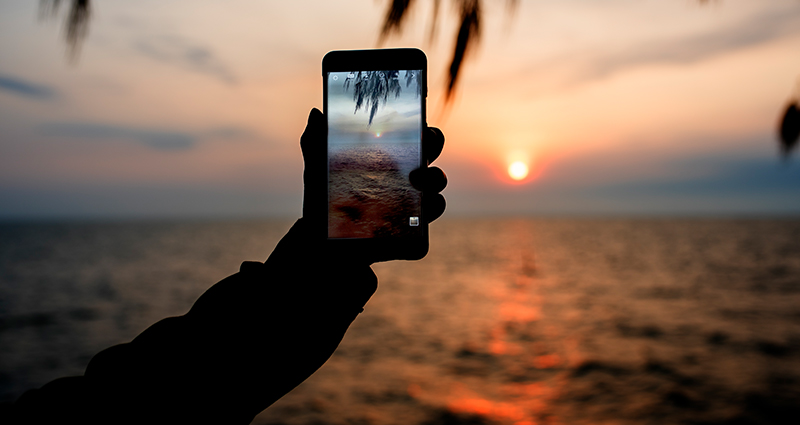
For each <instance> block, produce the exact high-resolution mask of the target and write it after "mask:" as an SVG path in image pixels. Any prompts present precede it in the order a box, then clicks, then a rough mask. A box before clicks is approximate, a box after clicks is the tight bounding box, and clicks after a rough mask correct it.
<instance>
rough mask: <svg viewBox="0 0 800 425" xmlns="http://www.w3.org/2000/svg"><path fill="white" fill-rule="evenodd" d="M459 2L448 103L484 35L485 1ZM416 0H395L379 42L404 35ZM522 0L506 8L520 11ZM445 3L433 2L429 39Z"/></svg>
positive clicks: (448, 81) (387, 11)
mask: <svg viewBox="0 0 800 425" xmlns="http://www.w3.org/2000/svg"><path fill="white" fill-rule="evenodd" d="M454 1H457V2H458V11H459V13H460V16H459V19H460V22H461V24H460V25H459V28H458V32H457V33H456V39H455V45H454V47H453V57H452V59H451V60H450V68H449V71H448V75H447V92H446V100H447V101H450V100H451V99H452V96H453V94H455V88H456V84H457V83H458V77H459V76H460V73H461V69H462V67H463V64H464V60H465V59H466V58H467V55H468V54H469V53H470V52H471V51H472V49H473V48H474V46H475V45H476V44H477V43H478V41H479V40H480V35H481V19H482V18H481V16H482V15H481V11H482V8H481V0H454ZM414 3H415V0H392V1H391V2H390V3H389V7H388V9H387V10H386V16H385V18H384V20H383V26H382V28H381V33H380V36H379V39H378V41H379V43H383V41H384V40H386V38H387V37H389V36H390V35H393V34H399V33H400V32H402V29H403V23H404V22H405V20H406V18H407V17H408V12H409V10H410V9H411V7H412V6H413V5H414ZM517 3H518V0H506V5H507V7H508V10H509V11H510V12H513V11H514V10H515V9H516V6H517ZM440 6H441V0H433V20H432V21H431V27H430V30H429V32H428V38H429V40H432V39H433V38H434V37H435V36H436V26H437V23H438V20H439V8H440Z"/></svg>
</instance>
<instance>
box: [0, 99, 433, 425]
mask: <svg viewBox="0 0 800 425" xmlns="http://www.w3.org/2000/svg"><path fill="white" fill-rule="evenodd" d="M324 122H325V121H324V117H323V116H322V114H321V113H320V112H319V111H318V110H312V113H311V115H310V116H309V124H308V127H307V128H306V131H305V133H304V134H303V137H302V138H301V146H302V149H303V155H304V158H305V161H306V164H307V166H306V171H305V173H306V179H308V173H311V172H315V170H317V168H316V167H315V166H313V165H312V166H309V164H314V163H315V161H318V160H319V158H320V155H324V149H325V139H324V137H325V132H324ZM427 137H428V138H429V139H431V140H429V141H428V145H431V144H433V145H434V146H433V148H432V151H433V152H435V155H436V156H438V153H439V152H440V151H441V144H442V143H443V142H444V138H443V136H441V132H438V130H431V133H430V135H429V136H427ZM436 145H438V147H437V146H436ZM429 158H431V156H429ZM432 158H435V156H433V157H432ZM417 171H419V172H417V173H415V174H414V176H412V177H413V178H412V180H413V181H415V183H414V184H415V185H417V186H419V187H420V188H421V189H423V191H424V193H425V194H430V196H427V195H424V200H423V202H427V203H428V204H426V208H430V211H431V216H432V217H434V218H435V217H438V216H439V215H441V213H442V212H443V211H444V198H442V197H441V195H440V194H439V193H438V192H439V191H441V189H442V188H443V187H444V185H445V184H446V180H445V178H444V174H443V173H442V172H441V170H439V169H438V168H431V169H427V170H417ZM437 188H438V189H437ZM312 199H313V200H316V199H320V197H319V196H318V194H316V193H313V189H310V188H308V187H306V190H305V199H304V207H306V206H308V205H309V204H308V202H313V201H312ZM322 199H324V198H322ZM369 266H370V261H369V260H367V259H352V258H347V257H344V256H341V255H340V254H339V253H336V252H328V251H326V250H325V247H324V245H323V244H321V243H318V242H315V238H313V237H312V235H311V231H310V229H309V226H308V225H307V223H306V222H305V221H304V219H299V220H298V221H297V222H296V223H295V224H294V226H293V227H292V228H291V229H290V230H289V232H288V233H287V234H286V236H284V237H283V239H282V240H281V241H280V243H279V244H278V246H277V247H276V248H275V250H274V251H273V253H272V254H271V255H270V257H269V258H268V259H267V261H266V262H265V263H258V262H245V263H243V264H242V266H241V269H240V271H239V272H238V273H236V274H234V275H232V276H229V277H227V278H225V279H223V280H222V281H220V282H218V283H217V284H215V285H214V286H212V287H211V288H210V289H209V290H208V291H206V292H205V293H204V294H203V295H202V296H201V297H200V298H199V299H198V300H197V301H196V302H195V304H194V305H193V306H192V308H191V310H190V311H189V312H188V313H186V314H185V315H183V316H177V317H170V318H167V319H164V320H161V321H159V322H158V323H156V324H154V325H152V326H151V327H149V328H148V329H146V330H145V331H144V332H142V333H141V334H140V335H139V336H137V337H136V338H135V339H134V340H133V341H131V342H130V343H126V344H120V345H116V346H113V347H111V348H108V349H106V350H104V351H102V352H100V353H99V354H97V355H96V356H95V357H94V358H92V360H91V362H90V363H89V365H88V367H87V368H86V372H85V374H84V375H83V376H81V377H70V378H61V379H58V380H55V381H53V382H50V383H48V384H47V385H45V386H43V387H42V388H40V389H38V390H32V391H29V392H27V393H25V394H23V396H22V397H20V399H19V400H17V402H16V403H15V404H14V405H13V406H12V407H11V409H9V410H7V411H6V412H5V415H6V418H3V417H2V416H3V414H2V413H0V419H7V420H6V421H0V422H4V423H48V424H50V423H59V422H75V423H84V424H92V423H224V424H237V423H241V424H247V423H250V422H251V421H252V419H253V418H254V417H255V416H256V415H257V414H258V413H259V412H261V411H262V410H264V409H266V408H267V407H268V406H270V405H271V404H272V403H274V402H275V401H276V400H278V399H279V398H281V397H282V396H283V395H285V394H286V393H288V392H289V391H291V390H292V389H293V388H294V387H296V386H297V385H298V384H300V383H301V382H303V381H304V380H305V379H306V378H308V377H309V376H311V374H313V373H314V372H315V371H316V370H317V369H318V368H319V367H320V366H322V365H323V364H324V363H325V362H326V361H327V360H328V358H329V357H330V356H331V355H332V354H333V352H334V350H335V349H336V347H337V346H338V345H339V342H340V341H341V340H342V338H343V337H344V334H345V332H346V331H347V329H348V327H349V326H350V324H351V323H352V321H353V320H354V319H355V318H356V316H357V315H358V314H359V313H360V312H361V311H363V307H364V305H365V304H366V302H367V301H368V300H369V299H370V297H371V296H372V294H373V293H374V292H375V290H376V289H377V278H376V276H375V274H374V273H373V272H372V269H371V268H370V267H369Z"/></svg>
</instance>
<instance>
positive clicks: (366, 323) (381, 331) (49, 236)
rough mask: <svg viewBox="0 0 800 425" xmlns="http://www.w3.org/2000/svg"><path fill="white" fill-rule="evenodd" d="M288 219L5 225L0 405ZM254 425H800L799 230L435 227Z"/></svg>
mask: <svg viewBox="0 0 800 425" xmlns="http://www.w3.org/2000/svg"><path fill="white" fill-rule="evenodd" d="M291 224H292V222H291V221H269V220H262V221H216V222H212V221H195V222H192V221H186V222H180V221H172V222H169V221H163V222H159V221H120V222H64V223H41V222H37V223H5V224H0V401H12V400H14V399H16V398H17V397H18V396H19V395H20V394H21V393H22V392H24V391H25V390H26V389H29V388H35V387H39V386H41V385H43V384H45V383H46V382H48V381H50V380H52V379H55V378H58V377H61V376H69V375H77V374H81V373H82V371H83V369H84V368H85V367H86V364H87V363H88V361H89V359H90V358H91V357H92V356H93V355H94V354H95V353H97V352H98V351H100V350H102V349H103V348H106V347H108V346H110V345H113V344H117V343H121V342H126V341H129V340H131V339H132V338H133V337H135V336H136V335H137V334H138V333H139V332H141V331H142V330H144V329H145V328H146V327H148V326H149V325H150V324H152V323H154V322H156V321H158V320H159V319H161V318H164V317H167V316H172V315H178V314H183V313H185V312H186V311H187V310H188V309H189V308H190V307H191V305H192V303H193V302H194V300H195V299H196V298H197V297H198V296H199V295H200V294H202V293H203V292H204V291H205V290H206V289H207V288H208V287H210V286H211V285H213V284H214V283H215V282H217V281H218V280H220V279H222V278H224V277H225V276H227V275H230V274H232V273H235V272H236V271H237V270H238V267H239V264H240V263H241V262H242V261H244V260H263V259H265V258H266V257H267V256H268V254H269V253H270V251H271V250H272V248H273V247H274V246H275V244H276V243H277V241H278V240H279V239H280V237H281V236H282V235H283V234H284V233H285V231H286V230H287V229H288V228H289V227H290V226H291ZM430 234H431V248H430V253H429V254H428V256H427V257H426V258H425V259H423V260H421V261H416V262H391V263H383V264H377V265H375V266H373V269H374V270H375V272H376V274H377V275H378V278H379V288H378V292H377V293H376V294H375V296H373V298H372V300H370V302H369V303H368V304H367V306H366V309H365V311H364V312H363V313H362V314H361V315H360V316H359V317H358V319H356V321H355V322H354V324H353V325H352V326H351V328H350V330H349V331H348V333H347V336H346V337H345V339H344V341H343V342H342V344H341V346H340V348H339V349H338V350H337V352H336V353H335V354H334V355H333V357H332V358H331V359H330V360H329V361H328V363H326V364H325V365H324V366H323V367H322V368H321V369H320V370H319V371H318V372H317V373H316V374H314V375H313V376H312V377H311V378H309V379H308V380H307V381H306V382H305V383H303V384H302V385H300V386H299V387H298V388H296V389H295V390H294V391H292V392H291V393H290V394H288V395H287V396H286V397H284V398H283V399H281V400H280V401H278V402H277V403H276V404H275V405H273V406H272V407H270V408H269V409H267V410H266V411H265V412H263V413H262V414H261V415H259V416H258V417H257V418H256V419H255V421H254V423H255V424H273V425H277V424H298V425H299V424H373V425H382V424H412V425H413V424H420V425H433V424H447V425H454V424H455V425H458V424H473V425H476V424H515V425H533V424H729V425H733V424H784V423H785V424H789V423H792V424H795V423H797V418H798V417H800V220H798V219H765V220H758V219H732V218H731V219H689V218H681V219H678V218H675V219H670V218H639V219H622V218H619V219H611V218H607V219H591V218H568V219H567V218H564V219H557V218H531V219H526V218H520V219H510V218H497V219H466V218H464V219H455V218H448V217H445V218H442V219H441V220H439V221H437V222H435V223H433V224H432V225H431V229H430Z"/></svg>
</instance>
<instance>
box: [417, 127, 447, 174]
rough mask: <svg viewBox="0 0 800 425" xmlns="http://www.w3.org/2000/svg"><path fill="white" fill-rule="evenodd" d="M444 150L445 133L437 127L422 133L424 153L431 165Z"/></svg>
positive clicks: (429, 128)
mask: <svg viewBox="0 0 800 425" xmlns="http://www.w3.org/2000/svg"><path fill="white" fill-rule="evenodd" d="M443 148H444V133H442V130H439V129H438V128H436V127H428V128H426V129H425V131H424V132H423V133H422V152H423V154H425V159H426V160H427V161H428V165H430V164H431V163H432V162H433V161H435V160H436V158H438V157H439V155H441V153H442V149H443Z"/></svg>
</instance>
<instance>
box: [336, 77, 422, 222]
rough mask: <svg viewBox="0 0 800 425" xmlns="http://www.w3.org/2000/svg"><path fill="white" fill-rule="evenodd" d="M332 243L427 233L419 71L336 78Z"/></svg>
mask: <svg viewBox="0 0 800 425" xmlns="http://www.w3.org/2000/svg"><path fill="white" fill-rule="evenodd" d="M327 78H328V161H329V162H328V237H329V238H382V237H398V236H399V237H404V236H411V235H413V234H415V233H417V232H420V231H421V228H420V227H419V226H420V220H421V218H420V211H421V207H420V205H421V200H422V199H421V194H420V192H419V191H417V190H416V189H414V188H413V187H412V186H411V183H410V182H409V179H408V174H409V173H410V172H411V170H413V169H415V168H417V167H418V166H419V164H420V155H421V142H420V134H421V131H422V100H421V99H420V96H421V95H422V94H421V93H420V86H421V84H420V78H421V75H420V72H419V71H418V70H387V71H353V72H330V73H328V76H327Z"/></svg>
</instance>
